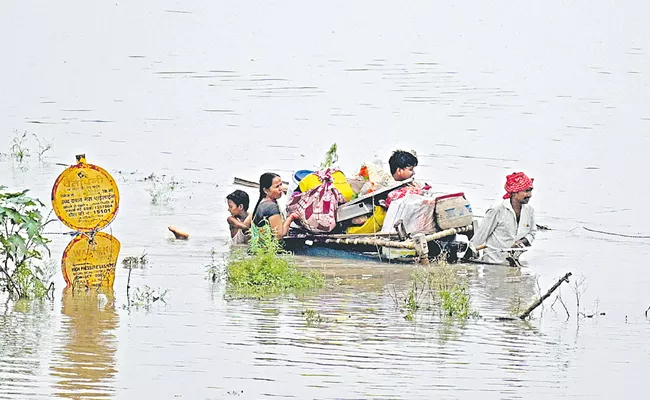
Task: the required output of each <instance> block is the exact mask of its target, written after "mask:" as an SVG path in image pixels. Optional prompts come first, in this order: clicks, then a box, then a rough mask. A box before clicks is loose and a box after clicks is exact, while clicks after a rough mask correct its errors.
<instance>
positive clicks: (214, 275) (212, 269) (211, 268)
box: [205, 247, 223, 283]
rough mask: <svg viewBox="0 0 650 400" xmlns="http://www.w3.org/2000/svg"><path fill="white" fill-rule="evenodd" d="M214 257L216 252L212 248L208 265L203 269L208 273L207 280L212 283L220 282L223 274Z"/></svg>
mask: <svg viewBox="0 0 650 400" xmlns="http://www.w3.org/2000/svg"><path fill="white" fill-rule="evenodd" d="M216 255H217V250H216V249H215V248H214V247H213V248H212V249H211V250H210V264H208V265H206V266H205V269H206V270H207V271H208V279H210V280H211V281H212V282H213V283H215V282H217V281H221V278H222V275H223V272H222V270H221V268H220V267H219V265H218V264H217V261H216V259H215V256H216Z"/></svg>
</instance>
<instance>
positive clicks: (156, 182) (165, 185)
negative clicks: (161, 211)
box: [144, 173, 180, 205]
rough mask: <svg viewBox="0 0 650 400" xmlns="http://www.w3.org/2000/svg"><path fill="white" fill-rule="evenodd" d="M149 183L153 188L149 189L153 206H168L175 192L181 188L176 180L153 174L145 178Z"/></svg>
mask: <svg viewBox="0 0 650 400" xmlns="http://www.w3.org/2000/svg"><path fill="white" fill-rule="evenodd" d="M144 181H145V182H149V183H150V184H151V187H150V188H149V189H148V191H149V195H150V196H151V204H163V205H164V204H167V203H169V202H170V201H171V199H172V196H173V195H174V191H175V190H176V189H177V188H178V187H179V186H180V184H179V182H177V181H175V180H174V178H168V177H167V176H166V175H160V176H158V175H156V174H153V173H152V174H151V175H149V176H147V177H146V178H144Z"/></svg>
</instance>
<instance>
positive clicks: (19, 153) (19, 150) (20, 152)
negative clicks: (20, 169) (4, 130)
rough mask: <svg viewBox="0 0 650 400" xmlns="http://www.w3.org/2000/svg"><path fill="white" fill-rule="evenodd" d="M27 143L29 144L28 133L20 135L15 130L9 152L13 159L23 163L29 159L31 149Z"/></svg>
mask: <svg viewBox="0 0 650 400" xmlns="http://www.w3.org/2000/svg"><path fill="white" fill-rule="evenodd" d="M25 142H27V132H23V133H19V132H18V131H16V130H14V137H13V139H12V141H11V147H10V149H9V150H10V154H11V157H12V158H13V159H15V160H16V161H18V162H23V160H24V159H25V158H27V157H29V149H28V148H27V146H26V144H25Z"/></svg>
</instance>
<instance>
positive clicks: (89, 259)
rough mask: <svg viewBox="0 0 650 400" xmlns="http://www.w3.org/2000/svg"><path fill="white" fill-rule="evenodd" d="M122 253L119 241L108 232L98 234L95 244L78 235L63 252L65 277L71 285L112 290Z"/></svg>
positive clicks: (62, 260) (62, 267)
mask: <svg viewBox="0 0 650 400" xmlns="http://www.w3.org/2000/svg"><path fill="white" fill-rule="evenodd" d="M119 254H120V242H119V241H118V240H117V239H115V238H114V237H113V236H111V235H109V234H107V233H104V232H97V233H96V234H95V235H94V238H93V239H92V241H91V240H90V238H89V237H88V236H87V235H78V236H77V237H75V238H74V239H72V241H71V242H70V243H69V244H68V247H66V249H65V251H64V252H63V258H62V259H61V269H62V271H63V278H64V279H65V282H66V283H67V284H68V286H74V287H98V286H105V287H112V286H113V281H114V280H115V264H116V263H117V257H118V255H119Z"/></svg>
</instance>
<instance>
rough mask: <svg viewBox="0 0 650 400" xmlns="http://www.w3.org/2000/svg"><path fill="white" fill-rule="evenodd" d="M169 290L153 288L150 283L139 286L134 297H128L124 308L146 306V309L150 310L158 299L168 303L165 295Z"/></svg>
mask: <svg viewBox="0 0 650 400" xmlns="http://www.w3.org/2000/svg"><path fill="white" fill-rule="evenodd" d="M168 292H169V291H168V290H167V289H165V290H162V289H160V288H158V289H153V288H151V287H149V286H148V285H144V286H141V287H140V286H138V287H137V288H135V292H134V293H133V298H130V297H129V298H128V305H127V306H124V307H123V308H127V309H128V308H129V307H135V308H144V309H145V310H149V309H150V308H151V306H152V305H153V304H154V303H156V302H157V301H160V302H162V303H164V304H167V302H166V301H165V296H166V295H167V293H168Z"/></svg>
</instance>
